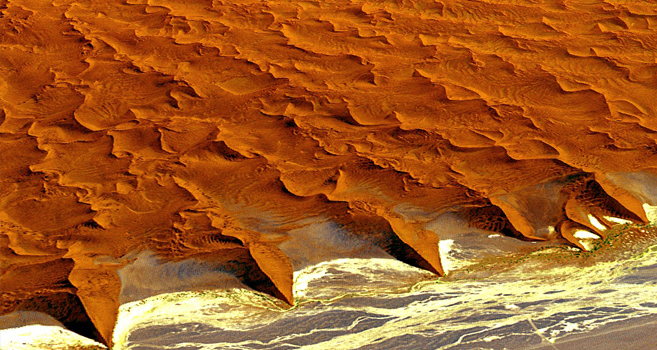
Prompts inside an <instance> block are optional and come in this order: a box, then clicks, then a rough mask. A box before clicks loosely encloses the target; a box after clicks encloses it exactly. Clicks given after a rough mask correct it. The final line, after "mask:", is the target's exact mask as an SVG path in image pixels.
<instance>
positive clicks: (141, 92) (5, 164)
mask: <svg viewBox="0 0 657 350" xmlns="http://www.w3.org/2000/svg"><path fill="white" fill-rule="evenodd" d="M0 28H1V29H0V158H1V159H0V251H1V253H2V260H1V262H0V273H1V275H0V282H1V283H0V298H1V299H2V312H3V313H7V312H12V311H14V310H36V311H44V312H48V313H51V314H53V315H55V316H56V318H58V319H59V320H60V321H62V322H63V323H64V324H65V325H66V326H68V327H70V328H71V329H73V330H76V331H78V332H80V333H81V334H84V335H87V336H91V337H95V338H96V339H99V340H101V341H103V342H105V343H109V342H111V334H112V330H113V327H114V322H115V318H116V315H117V308H118V306H119V304H120V294H121V280H120V278H119V277H118V275H117V272H116V271H117V269H119V268H121V267H123V266H125V265H126V264H127V263H129V261H128V260H125V259H124V260H121V258H122V257H123V256H126V254H128V253H129V252H135V251H146V250H150V251H153V252H155V254H157V256H159V257H160V258H162V259H166V260H171V261H174V260H175V261H180V260H184V259H191V258H194V259H202V260H208V261H215V262H218V263H219V264H223V265H222V266H224V267H225V271H227V272H228V273H230V274H232V275H234V276H236V277H237V278H238V279H239V280H240V281H242V283H244V284H246V285H248V286H250V287H252V288H255V289H257V290H260V291H264V292H267V293H270V294H272V295H275V296H277V297H279V298H282V299H283V300H285V301H287V302H288V303H293V302H294V296H293V294H292V283H293V282H292V281H293V279H292V274H293V271H295V270H298V269H300V268H302V267H303V265H304V264H308V263H310V261H318V260H321V259H328V258H329V255H330V254H338V255H339V254H347V253H345V252H346V251H347V250H343V251H341V250H339V249H337V248H335V249H334V250H332V251H331V253H330V254H329V253H328V252H323V251H322V249H321V248H317V249H315V248H312V249H311V248H309V246H308V245H309V244H311V243H312V242H315V241H322V240H324V239H326V240H329V239H333V238H332V237H330V233H329V236H326V234H325V235H323V236H322V235H320V234H317V235H315V236H303V237H306V238H303V239H302V238H301V237H302V236H301V235H300V234H297V233H295V232H300V231H298V230H299V229H300V228H303V227H306V226H308V225H309V223H310V222H312V221H313V220H322V221H324V222H330V223H332V225H335V227H337V228H339V229H340V230H343V231H344V232H347V234H348V235H349V237H352V238H355V239H359V240H361V241H363V242H367V244H368V245H370V246H373V247H376V249H380V250H381V251H383V252H385V253H386V254H389V255H392V256H394V257H395V258H398V259H401V260H403V261H405V262H408V263H410V264H414V265H416V266H420V267H423V268H425V269H428V270H430V271H433V272H435V273H438V274H443V273H445V269H444V268H443V266H442V265H443V264H442V263H441V256H440V254H439V249H438V243H439V241H440V238H441V234H440V230H435V229H433V230H432V229H429V228H428V227H427V223H428V222H430V221H431V220H433V219H435V218H436V217H438V216H439V215H441V214H443V213H448V212H454V213H457V214H458V215H459V216H460V217H461V218H463V219H465V220H468V222H469V223H470V224H471V225H472V226H473V227H477V228H480V229H484V230H490V231H497V232H500V233H503V234H505V235H509V236H513V237H517V238H519V239H525V240H548V241H553V242H555V243H563V244H569V245H573V246H577V247H580V248H582V249H586V245H585V244H584V243H582V242H581V241H580V240H579V239H578V238H577V237H576V233H577V232H578V231H581V230H587V231H591V232H593V233H595V234H597V235H601V236H604V228H605V227H609V226H611V225H613V224H614V223H615V222H617V221H618V220H617V221H613V220H612V219H613V218H614V217H615V218H618V219H624V220H629V221H634V222H646V221H647V220H648V219H649V217H648V215H647V214H646V212H645V211H644V207H645V205H644V204H649V205H657V202H656V201H657V194H656V193H655V191H654V190H653V189H652V185H651V184H655V183H657V180H655V179H657V141H656V140H657V120H656V119H655V117H656V113H657V104H655V101H656V97H657V7H656V6H655V4H654V2H653V1H650V0H633V1H622V0H586V1H585V0H542V1H530V0H526V1H525V0H470V1H460V0H459V1H456V0H444V1H435V2H431V1H429V2H427V1H412V0H411V1H407V0H404V1H401V0H399V1H398V0H388V1H369V0H353V1H349V0H333V1H284V0H280V1H267V2H262V1H227V2H224V1H177V0H129V1H105V0H103V1H95V0H88V1H85V0H82V1H72V0H56V1H47V0H0ZM591 217H593V218H594V219H591ZM610 218H612V219H610ZM610 220H611V221H610ZM600 225H602V227H601V226H600ZM308 237H312V238H308ZM304 239H305V241H304ZM309 242H311V243H309ZM304 247H306V248H304ZM318 247H319V246H318ZM345 249H346V248H345ZM359 249H360V248H359ZM340 252H342V253H340ZM349 254H351V253H349ZM354 254H355V253H354ZM311 256H312V257H311ZM101 258H102V259H105V260H102V259H101ZM108 261H113V262H112V263H110V262H108ZM116 261H118V262H116Z"/></svg>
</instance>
